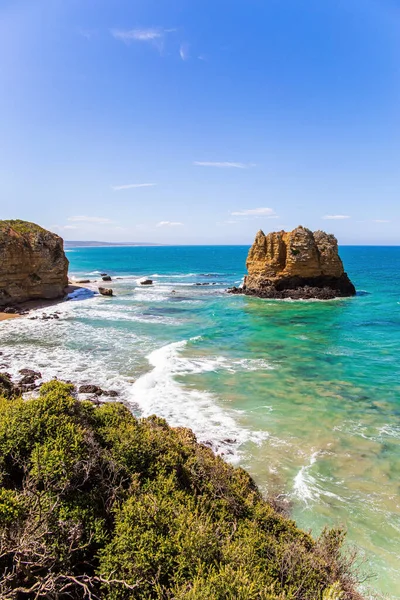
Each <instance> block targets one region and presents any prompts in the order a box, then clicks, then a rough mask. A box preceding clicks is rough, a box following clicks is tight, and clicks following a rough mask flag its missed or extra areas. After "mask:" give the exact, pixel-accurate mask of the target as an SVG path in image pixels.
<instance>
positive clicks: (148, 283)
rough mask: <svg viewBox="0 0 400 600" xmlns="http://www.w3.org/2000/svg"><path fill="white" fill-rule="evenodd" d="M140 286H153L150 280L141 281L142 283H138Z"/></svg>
mask: <svg viewBox="0 0 400 600" xmlns="http://www.w3.org/2000/svg"><path fill="white" fill-rule="evenodd" d="M140 285H153V280H152V279H143V281H141V282H140Z"/></svg>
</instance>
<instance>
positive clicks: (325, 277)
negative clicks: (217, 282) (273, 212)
mask: <svg viewBox="0 0 400 600" xmlns="http://www.w3.org/2000/svg"><path fill="white" fill-rule="evenodd" d="M246 266H247V270H248V275H247V276H246V277H245V281H244V285H243V288H242V292H243V293H247V294H250V295H256V296H261V297H269V298H321V299H329V298H333V297H335V296H352V295H354V294H355V288H354V286H353V284H352V283H351V281H350V280H349V278H348V276H347V274H346V273H345V271H344V268H343V263H342V261H341V259H340V256H339V253H338V243H337V240H336V238H335V236H334V235H332V234H327V233H325V232H324V231H316V232H314V233H313V232H312V231H310V230H309V229H307V228H305V227H301V226H300V227H297V228H296V229H294V230H293V231H289V232H286V231H278V232H273V233H269V234H268V235H265V234H264V233H263V231H261V230H260V231H259V232H258V233H257V235H256V239H255V241H254V244H253V245H252V247H251V248H250V251H249V254H248V257H247V262H246Z"/></svg>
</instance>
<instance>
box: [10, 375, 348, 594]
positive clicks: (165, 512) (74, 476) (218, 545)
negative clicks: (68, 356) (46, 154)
mask: <svg viewBox="0 0 400 600" xmlns="http://www.w3.org/2000/svg"><path fill="white" fill-rule="evenodd" d="M2 389H3V392H2V394H1V393H0V395H3V396H4V397H2V398H1V399H0V572H1V581H0V597H1V598H9V599H14V598H15V599H20V598H60V599H62V598H89V599H90V598H93V599H96V598H107V599H110V600H123V599H125V598H126V599H127V598H138V599H143V600H145V599H146V600H151V599H160V600H161V599H171V600H172V599H176V600H210V599H215V600H223V599H230V600H356V599H357V600H358V599H360V596H359V595H358V593H357V592H356V591H355V587H354V586H355V581H354V576H353V575H352V568H351V563H352V560H351V559H349V558H348V556H346V555H345V554H343V552H342V545H343V542H344V533H343V531H341V530H336V529H332V530H325V531H324V532H323V533H322V535H321V536H320V537H319V538H318V539H316V540H314V539H313V538H312V537H311V536H310V535H309V534H307V533H305V532H303V531H301V530H300V529H298V528H297V526H296V525H295V523H294V522H293V521H292V520H290V519H289V518H287V517H286V516H285V515H284V514H281V513H280V512H279V510H277V508H276V507H274V506H273V504H272V503H270V502H267V501H265V500H264V499H263V497H262V496H261V494H260V492H259V491H258V489H257V487H256V485H255V483H254V482H253V480H252V479H251V477H250V476H249V475H248V474H247V473H246V472H245V471H244V470H243V469H241V468H234V467H232V466H230V465H228V464H227V463H226V462H224V461H223V459H222V458H220V457H218V456H215V455H214V453H213V452H212V450H211V449H209V448H207V447H205V446H203V445H201V444H199V443H197V441H196V438H195V436H194V434H193V433H192V432H191V431H190V430H189V429H184V428H171V427H169V426H168V425H167V423H166V422H165V421H164V420H163V419H160V418H157V417H150V418H147V419H137V418H135V417H134V416H133V415H132V414H131V413H130V412H129V410H128V409H127V408H125V407H124V406H123V405H122V404H120V403H105V404H102V405H100V406H96V405H95V404H94V403H92V402H90V401H78V400H77V399H76V398H75V397H74V388H73V386H72V385H70V384H66V383H61V382H59V381H53V382H49V383H46V384H44V385H43V386H42V387H41V390H40V395H39V396H38V397H37V398H33V399H29V400H24V399H22V398H21V397H18V392H17V391H15V390H14V392H13V390H12V388H10V387H9V386H8V384H7V381H3V388H2Z"/></svg>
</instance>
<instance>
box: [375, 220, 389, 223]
mask: <svg viewBox="0 0 400 600" xmlns="http://www.w3.org/2000/svg"><path fill="white" fill-rule="evenodd" d="M372 222H373V223H390V221H389V219H372Z"/></svg>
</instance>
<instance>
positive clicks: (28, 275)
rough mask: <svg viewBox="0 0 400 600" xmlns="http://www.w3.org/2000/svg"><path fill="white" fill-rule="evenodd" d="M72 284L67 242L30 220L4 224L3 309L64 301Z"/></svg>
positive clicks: (0, 245) (0, 260)
mask: <svg viewBox="0 0 400 600" xmlns="http://www.w3.org/2000/svg"><path fill="white" fill-rule="evenodd" d="M67 285H68V259H67V257H66V256H65V254H64V247H63V240H62V238H60V237H59V236H58V235H56V234H55V233H51V232H50V231H47V230H46V229H42V227H39V226H38V225H35V224H34V223H28V222H26V221H19V220H18V221H0V306H4V305H6V304H12V303H14V302H24V301H25V300H31V299H34V298H60V297H62V296H63V295H64V288H65V287H66V286H67Z"/></svg>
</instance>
